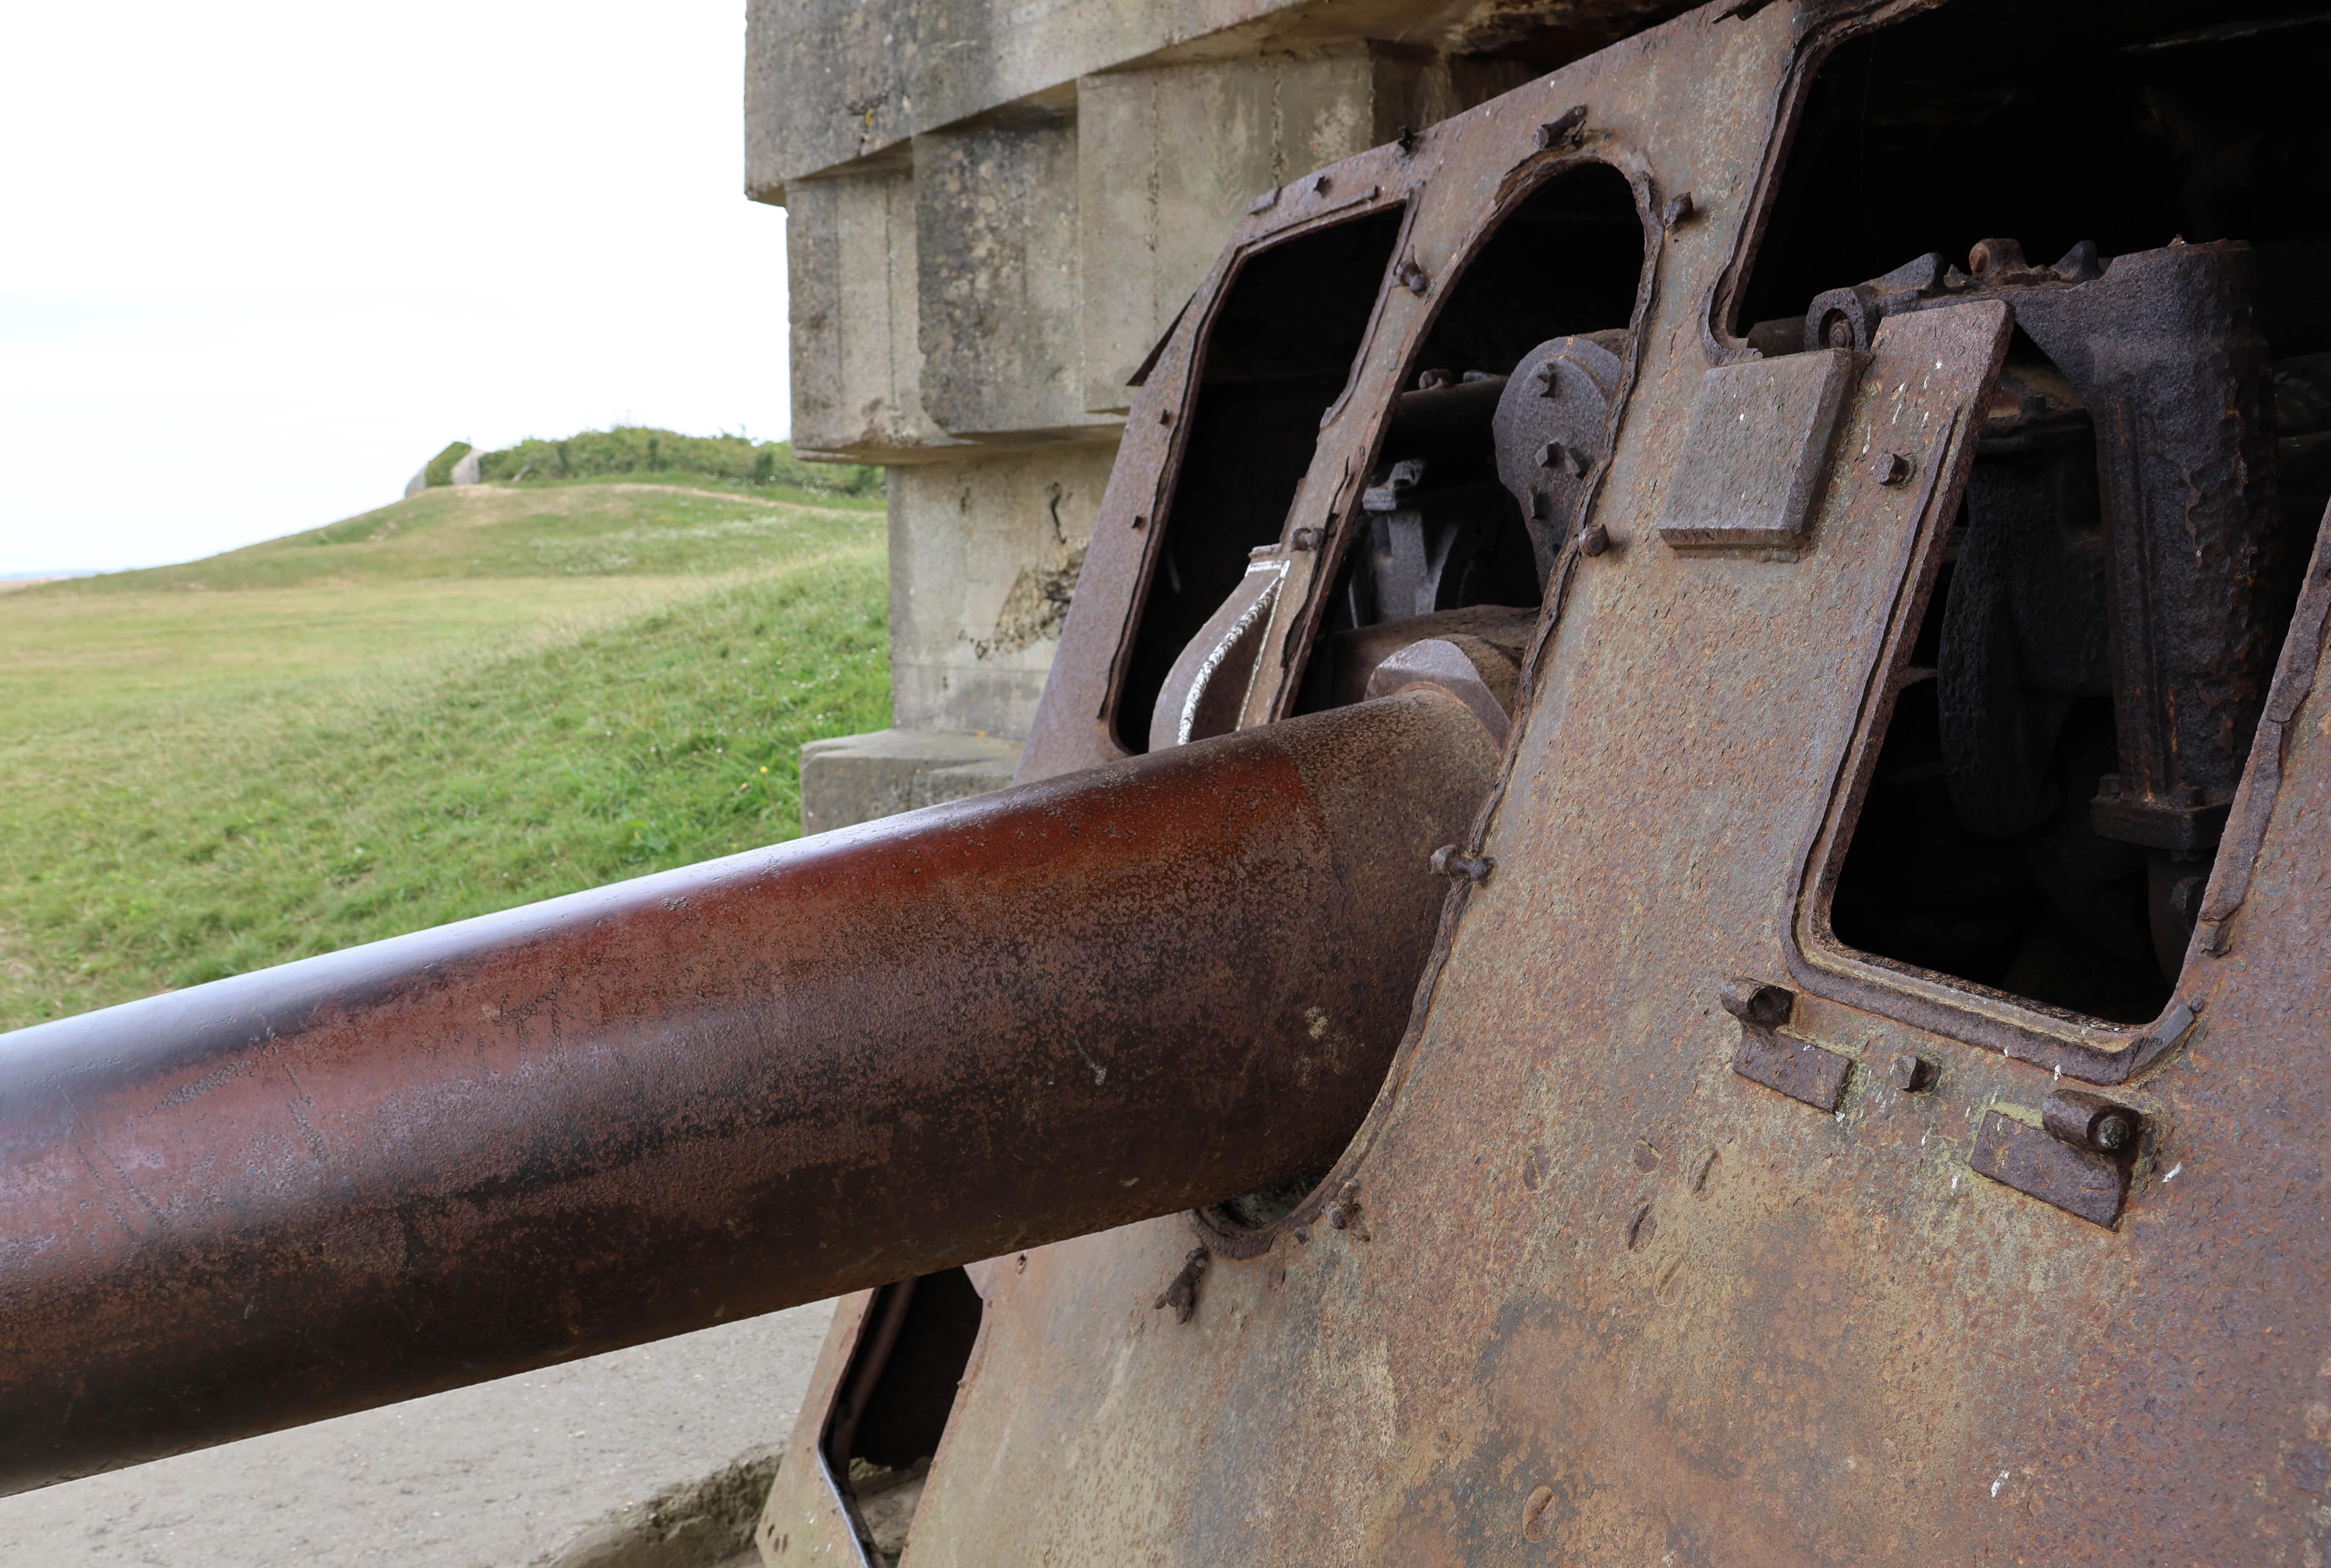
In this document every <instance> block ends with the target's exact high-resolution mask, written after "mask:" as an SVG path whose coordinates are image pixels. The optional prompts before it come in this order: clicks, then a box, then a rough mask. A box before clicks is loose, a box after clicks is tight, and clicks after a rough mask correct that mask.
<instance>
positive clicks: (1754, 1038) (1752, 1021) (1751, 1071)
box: [1718, 980, 1853, 1112]
mask: <svg viewBox="0 0 2331 1568" xmlns="http://www.w3.org/2000/svg"><path fill="white" fill-rule="evenodd" d="M1718 997H1719V999H1720V1000H1721V1001H1722V1002H1723V1003H1724V1011H1725V1012H1728V1013H1730V1014H1732V1016H1733V1017H1735V1018H1736V1019H1738V1020H1739V1021H1740V1049H1739V1050H1736V1051H1735V1052H1734V1053H1733V1056H1732V1070H1733V1071H1734V1072H1736V1073H1738V1074H1739V1075H1740V1076H1741V1077H1742V1078H1745V1079H1748V1080H1749V1081H1750V1082H1751V1083H1760V1084H1763V1085H1764V1086H1765V1088H1769V1089H1773V1090H1775V1091H1776V1092H1778V1093H1781V1094H1784V1095H1787V1096H1788V1097H1789V1098H1791V1099H1793V1100H1803V1101H1804V1103H1805V1104H1807V1105H1809V1106H1811V1107H1813V1108H1814V1109H1815V1110H1819V1111H1831V1112H1834V1111H1835V1110H1836V1109H1837V1104H1838V1101H1839V1100H1841V1099H1842V1098H1845V1080H1846V1079H1848V1078H1849V1077H1851V1075H1852V1072H1853V1059H1852V1058H1851V1057H1850V1056H1842V1055H1841V1054H1839V1053H1838V1052H1836V1051H1833V1050H1826V1049H1824V1048H1823V1047H1822V1046H1818V1045H1815V1044H1814V1043H1813V1042H1812V1041H1809V1040H1798V1039H1795V1038H1793V1037H1788V1036H1784V1035H1783V1034H1782V1033H1781V1032H1780V1029H1781V1026H1782V1025H1783V1024H1784V1023H1786V1022H1789V1018H1790V1015H1791V1014H1792V1013H1793V1012H1795V1010H1796V1003H1797V994H1796V993H1795V992H1793V991H1791V990H1789V989H1787V988H1786V987H1785V986H1780V985H1765V984H1759V983H1758V982H1756V981H1754V980H1728V981H1727V982H1725V984H1724V987H1723V990H1722V991H1721V992H1720V993H1718Z"/></svg>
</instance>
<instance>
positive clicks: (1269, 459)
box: [1116, 207, 1403, 752]
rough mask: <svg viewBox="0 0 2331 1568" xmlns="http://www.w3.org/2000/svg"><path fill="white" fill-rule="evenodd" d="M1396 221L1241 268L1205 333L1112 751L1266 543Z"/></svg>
mask: <svg viewBox="0 0 2331 1568" xmlns="http://www.w3.org/2000/svg"><path fill="white" fill-rule="evenodd" d="M1402 211H1403V210H1402V209H1401V208H1399V207H1388V208H1379V209H1375V210H1373V211H1371V212H1369V213H1367V214H1365V216H1362V217H1357V218H1352V219H1349V220H1346V221H1345V222H1343V223H1333V224H1330V225H1328V226H1327V227H1324V228H1318V229H1311V230H1308V231H1306V232H1304V233H1299V234H1297V235H1296V236H1294V237H1293V238H1291V239H1287V240H1281V241H1280V242H1276V243H1274V244H1271V245H1269V246H1267V247H1266V248H1264V249H1261V250H1260V251H1257V252H1254V253H1252V254H1251V255H1249V256H1247V257H1245V258H1244V259H1242V261H1240V262H1239V264H1238V270H1237V271H1236V272H1235V273H1234V274H1233V275H1232V279H1231V280H1230V282H1229V283H1228V285H1226V287H1225V290H1224V294H1223V299H1222V302H1221V304H1220V305H1218V306H1217V307H1216V308H1215V309H1214V311H1213V315H1212V318H1210V319H1209V320H1208V321H1207V322H1206V323H1205V325H1204V333H1205V339H1204V342H1203V343H1202V344H1201V345H1200V347H1199V349H1198V369H1197V373H1196V374H1195V375H1194V376H1193V377H1192V380H1193V381H1194V383H1195V387H1196V390H1195V395H1194V398H1193V399H1192V404H1191V407H1190V409H1189V411H1188V413H1187V415H1186V417H1187V418H1188V420H1189V422H1190V423H1189V430H1188V432H1187V434H1186V436H1185V445H1184V448H1183V453H1182V459H1181V463H1180V468H1179V472H1178V474H1177V475H1176V476H1175V479H1174V480H1173V487H1174V488H1173V493H1172V497H1171V499H1170V501H1168V502H1167V503H1166V504H1165V505H1162V506H1161V507H1160V508H1159V509H1158V516H1157V517H1156V519H1155V521H1154V522H1153V523H1152V524H1151V527H1152V528H1153V529H1154V530H1155V535H1154V537H1155V542H1154V543H1153V544H1152V546H1151V549H1152V550H1153V551H1154V552H1155V554H1156V560H1155V561H1154V563H1153V564H1152V565H1151V569H1150V574H1149V586H1148V591H1147V594H1146V597H1145V598H1144V599H1143V601H1142V603H1141V610H1140V613H1139V614H1138V616H1137V618H1136V620H1135V622H1134V627H1133V632H1132V635H1133V647H1132V650H1131V657H1130V659H1129V660H1128V662H1127V667H1126V674H1125V683H1124V688H1123V690H1122V691H1121V692H1120V693H1119V695H1118V699H1117V712H1116V727H1117V737H1118V744H1119V745H1121V746H1124V747H1125V749H1126V750H1127V751H1130V752H1142V751H1146V750H1148V749H1149V727H1150V717H1151V711H1150V710H1151V709H1152V708H1155V707H1156V702H1157V694H1158V692H1159V691H1160V690H1161V689H1163V688H1164V686H1165V684H1166V675H1167V673H1168V672H1169V671H1170V670H1172V669H1173V667H1174V662H1175V660H1176V659H1177V658H1179V657H1180V656H1181V653H1182V650H1183V649H1184V648H1185V646H1186V645H1187V644H1188V643H1189V641H1190V640H1191V639H1192V638H1193V637H1194V636H1196V635H1197V633H1198V631H1199V629H1200V628H1201V627H1202V626H1204V624H1205V622H1206V620H1207V618H1208V617H1209V616H1211V615H1212V614H1213V613H1214V611H1215V609H1216V608H1217V607H1218V606H1220V605H1221V603H1223V600H1224V599H1226V598H1228V597H1229V596H1230V594H1231V591H1232V589H1234V588H1236V587H1237V586H1238V584H1239V582H1240V579H1241V578H1242V577H1243V576H1244V575H1245V573H1246V566H1247V553H1248V552H1249V551H1250V550H1251V549H1253V548H1254V547H1255V546H1258V545H1267V544H1270V542H1271V541H1273V540H1275V539H1277V538H1278V537H1279V535H1280V528H1281V527H1282V525H1283V524H1284V523H1285V522H1286V519H1287V508H1289V506H1290V505H1292V504H1293V503H1294V499H1295V491H1296V489H1297V487H1298V486H1299V485H1300V484H1301V483H1302V482H1303V475H1304V471H1305V470H1307V469H1308V468H1309V467H1310V465H1311V454H1312V451H1313V450H1314V449H1315V448H1316V447H1317V446H1318V441H1319V416H1320V414H1321V413H1324V412H1325V411H1326V409H1327V406H1328V404H1331V403H1333V402H1334V401H1335V400H1336V397H1337V394H1339V393H1341V392H1342V391H1343V390H1344V386H1345V384H1346V382H1347V381H1349V380H1350V378H1351V373H1352V361H1353V359H1354V357H1355V356H1356V355H1357V354H1358V353H1359V350H1360V345H1361V341H1362V339H1363V338H1364V337H1365V334H1366V332H1367V326H1368V318H1369V316H1370V314H1371V312H1372V311H1373V309H1374V308H1375V301H1376V296H1377V293H1378V291H1379V290H1380V289H1381V288H1382V286H1383V284H1384V272H1385V269H1386V268H1387V267H1389V266H1390V265H1391V262H1392V253H1393V247H1394V242H1396V241H1397V239H1398V237H1399V234H1400V226H1401V218H1402Z"/></svg>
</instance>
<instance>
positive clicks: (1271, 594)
mask: <svg viewBox="0 0 2331 1568" xmlns="http://www.w3.org/2000/svg"><path fill="white" fill-rule="evenodd" d="M1257 572H1268V573H1270V574H1271V575H1272V576H1273V577H1274V578H1275V579H1276V581H1274V582H1272V583H1271V584H1269V585H1268V586H1266V587H1265V588H1264V589H1263V590H1262V591H1261V593H1259V594H1256V595H1255V596H1254V603H1251V604H1249V605H1248V606H1247V607H1246V608H1245V609H1244V610H1242V611H1241V612H1240V613H1239V617H1238V619H1237V620H1235V621H1233V622H1231V623H1230V628H1229V630H1227V631H1225V632H1223V634H1222V635H1221V636H1220V637H1218V638H1216V639H1215V640H1214V645H1213V647H1212V648H1209V649H1207V650H1206V657H1205V660H1204V662H1202V663H1201V664H1200V665H1199V666H1198V673H1197V678H1196V679H1194V680H1192V681H1191V682H1190V689H1189V690H1187V691H1185V692H1184V693H1183V694H1182V711H1181V712H1180V713H1179V714H1178V715H1176V716H1175V719H1174V744H1175V746H1187V745H1189V744H1190V731H1191V728H1192V727H1194V726H1195V725H1196V724H1197V722H1198V705H1199V704H1200V703H1202V702H1204V700H1205V699H1206V691H1207V689H1208V688H1209V687H1210V686H1211V685H1212V683H1213V678H1214V672H1215V671H1216V670H1220V669H1221V668H1222V667H1223V660H1225V659H1227V658H1229V657H1230V652H1231V650H1232V649H1233V648H1235V647H1237V646H1238V645H1239V643H1240V642H1241V641H1243V640H1244V639H1245V637H1246V634H1247V633H1248V632H1251V631H1252V630H1253V629H1254V623H1255V621H1256V619H1257V618H1258V617H1260V616H1262V615H1267V614H1269V613H1270V611H1271V609H1272V608H1273V607H1274V606H1275V605H1277V604H1278V603H1279V591H1280V588H1281V587H1283V586H1284V585H1285V584H1286V582H1287V560H1286V557H1284V556H1280V557H1277V558H1275V559H1271V560H1266V561H1250V562H1248V563H1247V567H1246V575H1248V576H1250V577H1251V576H1253V575H1255V574H1256V573H1257ZM1261 670H1262V660H1261V658H1260V657H1258V658H1257V659H1256V660H1255V661H1254V665H1253V668H1252V669H1251V670H1249V671H1248V672H1247V684H1248V686H1249V687H1250V688H1251V687H1252V686H1253V684H1254V680H1255V678H1256V676H1258V675H1260V674H1261ZM1239 696H1240V704H1239V710H1240V711H1241V712H1242V713H1243V712H1244V711H1245V710H1246V704H1245V700H1244V699H1245V697H1246V693H1245V692H1241V693H1240V694H1239Z"/></svg>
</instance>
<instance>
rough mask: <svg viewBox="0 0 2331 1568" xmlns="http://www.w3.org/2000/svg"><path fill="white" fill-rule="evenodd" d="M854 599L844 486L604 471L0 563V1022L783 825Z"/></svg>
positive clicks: (847, 648) (514, 899) (863, 585)
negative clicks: (247, 531) (323, 517)
mask: <svg viewBox="0 0 2331 1568" xmlns="http://www.w3.org/2000/svg"><path fill="white" fill-rule="evenodd" d="M874 505H879V502H876V503H874ZM884 617H885V587H884V570H883V524H882V518H881V514H880V511H879V510H876V509H873V505H861V506H857V507H838V506H834V505H833V504H831V501H830V499H829V502H828V504H827V505H825V506H823V507H820V508H807V507H803V506H798V505H789V504H783V503H778V502H773V501H771V500H769V499H766V491H757V492H756V493H755V494H754V495H752V496H749V497H748V496H745V495H742V494H735V495H731V494H724V493H721V492H720V491H718V490H708V489H703V488H700V487H699V488H690V489H679V488H655V487H650V486H641V485H633V484H605V483H601V484H571V485H566V486H560V487H555V488H550V489H542V490H537V489H534V488H533V487H532V486H530V485H529V486H528V488H527V489H525V490H523V491H511V490H508V489H498V488H495V487H490V486H488V487H480V488H477V489H461V490H445V489H440V490H432V491H430V492H428V493H426V494H424V495H422V496H418V497H415V498H414V499H412V500H410V501H405V502H401V503H399V504H398V505H396V506H393V507H387V508H382V509H381V510H379V511H376V512H371V513H367V514H366V515H365V516H364V517H362V518H350V519H348V520H347V521H346V522H343V523H337V524H334V525H332V526H331V527H328V528H319V529H316V530H313V531H311V532H309V533H306V534H300V535H294V536H292V537H290V538H288V539H281V540H275V541H271V542H270V543H268V544H265V545H261V546H253V547H252V548H250V549H247V550H239V551H234V552H232V553H230V554H228V555H224V556H214V557H213V558H211V559H210V560H207V561H201V562H195V563H192V564H190V565H185V566H176V567H164V568H158V569H157V570H155V571H151V572H139V573H121V574H116V575H110V576H106V577H95V578H83V579H79V580H76V581H73V582H69V583H58V584H45V585H43V586H41V587H37V588H31V589H25V590H21V591H18V592H14V593H10V594H0V628H5V633H6V635H5V637H0V1027H15V1026H18V1025H22V1024H25V1023H30V1022H37V1021H39V1020H41V1019H44V1018H52V1017H58V1016H62V1015H63V1014H66V1013H70V1012H79V1011H81V1010H83V1009H86V1008H90V1007H99V1006H104V1005H107V1004H109V1003H115V1002H119V1001H125V1000H128V999H129V998H132V997H136V996H140V995H145V994H147V993H152V992H155V991H157V990H161V989H165V988H170V987H177V986H184V985H190V984H199V983H200V982H202V981H205V980H211V979H215V978H218V977H220V976H222V975H225V974H235V973H238V972H241V971H243V970H247V969H252V968H258V967H262V966H263V965H270V964H277V963H281V962H284V961H285V960H288V959H291V958H295V957H300V956H303V955H308V954H311V953H320V952H326V951H329V950H331V949H333V948H337V947H343V946H348V945H350V944H352V943H357V942H363V941H369V940H372V939H375V938H377V937H381V936H393V935H395V934H397V933H399V932H403V931H408V930H414V929H416V928H419V927H425V926H431V925H435V924H438V923H440V922H442V921H445V920H452V919H459V918H461V917H465V916H469V915H475V914H481V913H484V912H486V911H488V910H490V909H496V908H504V907H506V906H508V905H510V904H516V903H522V902H526V901H528V900H530V899H535V898H547V897H550V896H552V895H554V894H557V893H562V892H567V891H571V890H573V889H577V888H585V887H590V886H594V885H596V884H598V883H601V882H604V881H609V880H612V879H618V878H622V877H627V876H634V875H638V874H641V873H643V872H646V871H650V870H659V869H661V868H663V867H666V866H672V865H679V864H683V863H686V862H688V861H690V860H701V859H704V858H706V857H708V856H711V855H718V854H725V853H728V851H731V850H734V849H738V848H745V847H749V846H751V845H756V844H762V843H768V842H773V841H777V840H781V839H785V838H789V837H792V836H793V835H794V833H796V832H798V831H799V827H798V823H799V808H798V793H797V783H798V781H797V774H796V765H797V759H798V752H799V747H800V746H801V743H802V742H803V741H804V740H809V739H813V738H815V737H817V736H825V735H841V734H849V733H852V732H855V731H859V730H865V729H874V728H880V727H881V726H883V725H884V724H887V723H888V722H889V720H890V677H889V665H888V633H887V630H886V626H885V618H884Z"/></svg>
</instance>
